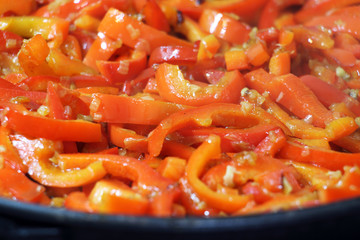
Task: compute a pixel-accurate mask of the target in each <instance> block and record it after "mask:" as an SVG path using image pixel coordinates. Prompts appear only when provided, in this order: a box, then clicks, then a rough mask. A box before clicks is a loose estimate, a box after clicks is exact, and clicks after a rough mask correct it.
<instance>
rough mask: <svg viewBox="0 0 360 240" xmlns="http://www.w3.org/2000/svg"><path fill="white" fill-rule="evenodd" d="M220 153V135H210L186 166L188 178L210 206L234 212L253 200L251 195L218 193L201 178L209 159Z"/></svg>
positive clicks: (197, 192)
mask: <svg viewBox="0 0 360 240" xmlns="http://www.w3.org/2000/svg"><path fill="white" fill-rule="evenodd" d="M220 153H221V148H220V137H218V136H216V135H210V136H209V138H208V139H207V140H206V141H205V142H203V143H202V144H201V145H200V147H198V148H197V149H196V150H195V151H194V153H193V154H192V155H191V157H190V159H189V161H188V164H187V166H186V178H187V179H188V181H189V184H190V185H191V187H192V188H193V189H194V191H195V193H196V194H198V195H199V196H200V198H201V199H203V200H204V201H205V202H206V203H207V204H208V205H209V206H212V207H216V208H217V209H220V210H222V211H225V212H234V211H236V210H239V209H241V208H243V207H244V206H245V205H246V204H247V203H248V202H249V201H250V200H251V197H250V196H245V195H242V196H241V195H228V194H221V193H216V192H214V191H212V190H211V189H210V188H209V187H208V186H206V185H205V183H203V182H202V181H201V180H200V179H199V176H200V174H201V173H202V171H203V169H204V167H205V166H206V164H207V163H208V161H209V160H210V159H211V158H213V157H217V156H218V155H219V154H220Z"/></svg>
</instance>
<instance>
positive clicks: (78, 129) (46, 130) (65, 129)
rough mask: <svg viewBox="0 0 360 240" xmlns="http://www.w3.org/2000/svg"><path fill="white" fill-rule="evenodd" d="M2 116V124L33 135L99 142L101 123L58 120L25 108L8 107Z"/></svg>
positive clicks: (54, 138) (64, 139)
mask: <svg viewBox="0 0 360 240" xmlns="http://www.w3.org/2000/svg"><path fill="white" fill-rule="evenodd" d="M5 111H6V112H4V115H3V118H2V125H5V126H6V127H8V128H10V129H12V130H14V131H17V132H19V133H22V134H26V135H28V136H32V137H42V138H47V139H52V140H63V141H79V142H99V141H100V140H101V126H100V124H96V123H91V122H86V121H83V120H58V119H51V118H47V117H42V116H39V115H36V114H33V113H31V112H26V111H25V110H24V111H22V112H19V111H17V110H14V109H13V108H12V107H10V108H9V107H7V108H6V110H5Z"/></svg>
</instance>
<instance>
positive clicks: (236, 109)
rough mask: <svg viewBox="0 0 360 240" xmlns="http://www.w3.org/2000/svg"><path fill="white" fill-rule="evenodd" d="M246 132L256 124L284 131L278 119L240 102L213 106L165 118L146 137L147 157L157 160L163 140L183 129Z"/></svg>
mask: <svg viewBox="0 0 360 240" xmlns="http://www.w3.org/2000/svg"><path fill="white" fill-rule="evenodd" d="M212 124H213V125H222V126H227V127H229V126H231V127H237V128H247V127H252V126H255V125H258V124H274V125H276V126H279V127H281V128H283V129H285V131H287V130H286V127H284V126H283V125H282V123H280V122H279V121H278V120H277V119H275V118H274V117H273V116H272V115H271V114H270V113H267V112H265V111H264V110H263V109H261V108H258V107H255V106H254V105H252V104H250V103H247V102H242V103H241V104H240V105H237V104H229V103H213V104H209V105H205V106H202V107H198V108H194V109H188V110H185V111H180V112H178V113H174V114H172V115H170V116H169V117H167V118H165V119H164V120H163V121H162V122H160V124H159V125H158V126H157V127H156V128H155V129H154V131H153V132H152V133H151V135H150V136H149V137H148V139H149V144H148V150H149V154H151V155H153V156H158V155H159V154H160V152H161V149H162V145H163V142H164V140H165V137H166V136H167V135H168V134H169V133H172V132H175V131H177V130H179V129H182V128H185V127H195V126H202V127H209V126H211V125H212Z"/></svg>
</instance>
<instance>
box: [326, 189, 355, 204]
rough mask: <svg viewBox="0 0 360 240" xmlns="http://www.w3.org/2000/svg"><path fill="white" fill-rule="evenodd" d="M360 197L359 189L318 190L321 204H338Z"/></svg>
mask: <svg viewBox="0 0 360 240" xmlns="http://www.w3.org/2000/svg"><path fill="white" fill-rule="evenodd" d="M359 196H360V189H354V190H353V189H351V188H337V187H331V188H326V189H320V190H319V199H320V201H321V202H322V203H332V202H339V201H343V200H347V199H351V198H356V197H359Z"/></svg>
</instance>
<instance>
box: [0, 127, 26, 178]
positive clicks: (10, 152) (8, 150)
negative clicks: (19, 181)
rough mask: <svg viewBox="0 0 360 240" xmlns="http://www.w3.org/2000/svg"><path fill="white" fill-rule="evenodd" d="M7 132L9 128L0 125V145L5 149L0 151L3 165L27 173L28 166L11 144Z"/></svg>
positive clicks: (8, 132)
mask: <svg viewBox="0 0 360 240" xmlns="http://www.w3.org/2000/svg"><path fill="white" fill-rule="evenodd" d="M9 134H10V131H9V129H7V128H5V127H4V126H0V145H1V146H2V147H4V148H5V151H1V152H0V156H1V158H2V159H3V160H4V165H5V166H6V167H9V168H12V169H14V170H16V171H21V172H23V173H27V171H28V167H27V166H26V165H25V164H24V163H23V160H22V159H21V158H20V156H19V154H18V153H17V152H16V149H15V148H14V147H13V145H12V144H11V141H10V138H9Z"/></svg>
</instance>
